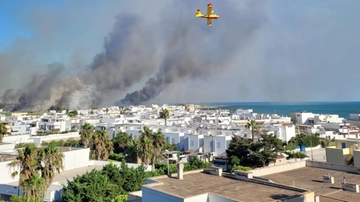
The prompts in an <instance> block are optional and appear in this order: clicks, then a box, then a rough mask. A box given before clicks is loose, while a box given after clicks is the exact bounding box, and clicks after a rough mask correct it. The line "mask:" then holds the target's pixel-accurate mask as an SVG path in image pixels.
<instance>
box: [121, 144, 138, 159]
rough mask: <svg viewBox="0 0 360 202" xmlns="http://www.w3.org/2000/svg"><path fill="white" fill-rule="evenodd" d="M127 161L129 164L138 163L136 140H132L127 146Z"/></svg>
mask: <svg viewBox="0 0 360 202" xmlns="http://www.w3.org/2000/svg"><path fill="white" fill-rule="evenodd" d="M124 154H125V159H126V161H127V162H129V163H137V159H138V156H137V141H136V140H134V139H131V140H130V141H129V142H128V143H127V145H126V149H125V151H124Z"/></svg>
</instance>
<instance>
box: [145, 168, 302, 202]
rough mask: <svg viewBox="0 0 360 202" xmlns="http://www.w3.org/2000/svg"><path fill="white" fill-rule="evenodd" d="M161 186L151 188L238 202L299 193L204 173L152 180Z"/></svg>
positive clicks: (275, 198) (265, 199) (268, 199)
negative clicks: (224, 198)
mask: <svg viewBox="0 0 360 202" xmlns="http://www.w3.org/2000/svg"><path fill="white" fill-rule="evenodd" d="M154 180H156V181H158V182H162V183H163V185H158V186H154V187H151V188H152V189H154V190H158V191H161V192H165V193H169V194H172V195H176V196H179V197H183V198H187V197H191V196H196V195H200V194H204V193H213V194H217V195H220V196H223V197H226V198H231V199H234V200H239V201H252V202H264V201H274V200H279V199H281V198H284V197H287V196H293V195H298V194H302V193H301V192H297V191H291V190H286V189H281V188H277V187H271V186H267V185H262V184H257V183H253V182H246V181H242V180H236V179H232V178H227V177H222V176H215V175H210V174H205V173H193V174H186V173H184V179H183V180H179V179H177V178H168V177H164V178H154Z"/></svg>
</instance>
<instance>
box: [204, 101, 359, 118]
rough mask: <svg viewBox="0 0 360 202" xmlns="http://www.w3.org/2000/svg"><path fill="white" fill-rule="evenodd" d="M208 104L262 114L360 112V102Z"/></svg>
mask: <svg viewBox="0 0 360 202" xmlns="http://www.w3.org/2000/svg"><path fill="white" fill-rule="evenodd" d="M201 105H208V106H222V107H221V108H222V109H229V110H237V109H253V110H254V112H255V113H260V114H275V113H276V114H278V115H280V116H281V115H283V116H290V113H293V112H301V111H305V110H306V111H307V112H312V113H316V114H338V115H339V116H340V117H343V118H345V119H348V118H349V117H350V114H356V113H358V114H360V102H298V103H295V102H292V103H285V102H216V103H201Z"/></svg>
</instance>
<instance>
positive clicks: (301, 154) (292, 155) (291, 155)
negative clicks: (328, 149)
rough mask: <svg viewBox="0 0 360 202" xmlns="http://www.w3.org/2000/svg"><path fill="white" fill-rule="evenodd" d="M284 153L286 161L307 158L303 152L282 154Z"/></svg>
mask: <svg viewBox="0 0 360 202" xmlns="http://www.w3.org/2000/svg"><path fill="white" fill-rule="evenodd" d="M284 153H285V154H286V155H288V156H289V157H288V159H293V158H297V159H304V158H306V157H308V156H307V155H306V154H305V153H303V152H284Z"/></svg>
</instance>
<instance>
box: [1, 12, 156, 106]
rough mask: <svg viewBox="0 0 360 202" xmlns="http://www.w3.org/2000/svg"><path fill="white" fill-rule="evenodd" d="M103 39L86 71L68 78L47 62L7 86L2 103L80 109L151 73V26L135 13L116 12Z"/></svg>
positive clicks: (123, 88)
mask: <svg viewBox="0 0 360 202" xmlns="http://www.w3.org/2000/svg"><path fill="white" fill-rule="evenodd" d="M116 18H117V21H116V23H115V25H114V28H113V31H112V32H111V33H110V34H109V36H108V37H107V38H105V42H104V51H103V52H101V53H99V54H97V55H96V56H95V57H94V59H93V62H92V64H91V65H89V67H88V70H87V71H85V72H80V73H79V74H78V75H77V76H75V77H71V78H67V77H66V75H64V73H65V69H64V66H63V65H62V64H52V65H49V70H48V72H47V73H46V74H35V75H33V76H32V78H31V80H30V82H29V83H27V84H26V85H25V86H23V87H22V88H21V89H19V90H14V89H8V90H6V91H5V93H4V94H3V96H2V97H1V102H2V103H8V102H9V103H19V104H18V106H17V107H16V108H15V109H14V110H25V109H34V110H46V109H49V108H50V107H54V106H62V107H66V108H72V109H81V108H87V107H91V106H98V105H100V104H101V103H102V101H103V99H104V96H106V95H107V93H108V92H111V91H112V90H118V91H121V90H125V89H126V88H128V87H130V86H132V85H133V84H134V83H137V82H138V81H139V80H140V79H142V78H143V77H144V76H147V75H149V74H152V72H153V71H154V68H155V67H156V65H154V64H153V60H154V58H155V57H154V52H152V49H154V46H153V44H152V43H153V41H151V40H148V38H151V33H150V29H149V28H148V27H147V26H146V25H144V24H143V22H142V21H141V20H140V19H139V17H138V16H129V15H119V16H117V17H116Z"/></svg>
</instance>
